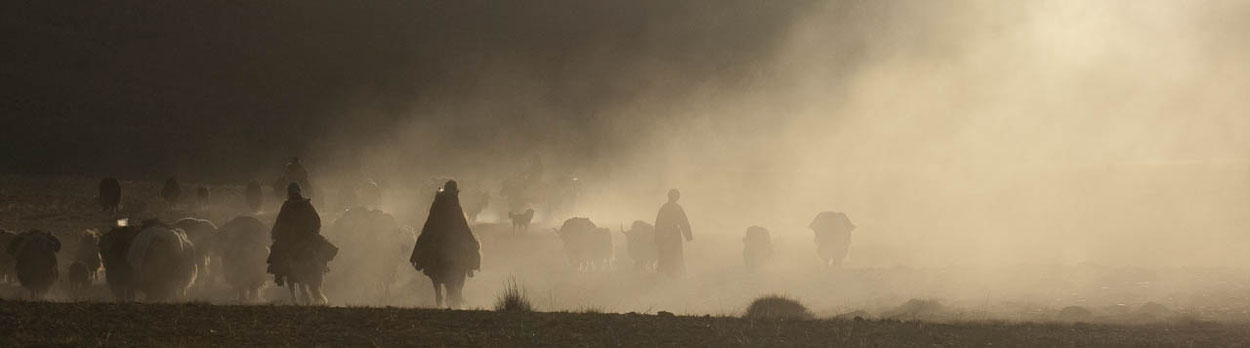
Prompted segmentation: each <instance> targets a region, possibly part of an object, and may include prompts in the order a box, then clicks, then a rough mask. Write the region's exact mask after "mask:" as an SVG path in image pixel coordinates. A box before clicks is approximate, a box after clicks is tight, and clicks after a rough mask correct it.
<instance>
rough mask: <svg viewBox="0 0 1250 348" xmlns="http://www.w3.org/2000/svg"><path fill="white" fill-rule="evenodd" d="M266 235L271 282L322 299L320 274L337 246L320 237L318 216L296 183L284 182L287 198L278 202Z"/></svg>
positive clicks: (295, 293) (319, 217)
mask: <svg viewBox="0 0 1250 348" xmlns="http://www.w3.org/2000/svg"><path fill="white" fill-rule="evenodd" d="M270 236H271V237H272V238H273V245H272V246H271V247H270V248H269V250H270V251H269V259H268V263H269V268H268V272H269V273H270V274H273V276H274V282H275V283H277V284H278V285H279V286H284V285H287V286H291V293H292V296H296V295H297V292H299V291H303V292H305V294H306V295H308V296H310V297H316V300H318V301H320V302H325V296H324V295H321V294H320V287H321V275H323V274H325V272H326V271H328V269H327V267H326V263H328V262H329V261H330V260H331V259H333V258H334V255H335V254H337V252H338V248H337V247H335V246H334V245H333V244H330V243H329V241H327V240H326V239H325V238H324V237H322V236H321V216H320V215H318V214H317V209H316V208H313V206H312V203H311V202H310V200H309V199H308V198H304V196H303V194H301V193H300V185H299V183H294V182H293V183H290V184H288V185H287V200H286V202H284V203H282V210H280V211H279V212H278V219H277V221H275V222H274V224H273V230H272V231H271V232H270ZM305 286H306V287H307V288H304V287H305ZM310 300H312V299H310Z"/></svg>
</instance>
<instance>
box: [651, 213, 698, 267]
mask: <svg viewBox="0 0 1250 348" xmlns="http://www.w3.org/2000/svg"><path fill="white" fill-rule="evenodd" d="M683 237H685V239H686V240H691V239H692V238H693V237H692V235H691V233H690V221H689V220H687V219H686V211H685V210H683V209H682V208H681V205H678V204H677V202H668V203H665V204H664V206H661V207H660V212H659V213H658V214H656V217H655V245H656V252H657V253H656V268H658V269H659V270H660V273H663V274H665V275H668V276H672V277H681V276H683V275H685V274H686V259H685V256H683V255H682V245H681V244H682V238H683Z"/></svg>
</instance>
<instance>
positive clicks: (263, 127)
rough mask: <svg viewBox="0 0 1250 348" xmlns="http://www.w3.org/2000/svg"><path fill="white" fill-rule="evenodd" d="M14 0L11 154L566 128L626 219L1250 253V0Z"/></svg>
mask: <svg viewBox="0 0 1250 348" xmlns="http://www.w3.org/2000/svg"><path fill="white" fill-rule="evenodd" d="M0 13H3V14H2V15H0V16H2V17H0V18H3V22H2V23H3V26H4V28H5V30H6V31H7V32H12V33H16V35H13V36H9V37H7V38H5V39H3V40H5V41H6V43H8V45H7V46H8V47H13V49H11V50H10V54H7V55H4V58H3V59H4V60H5V61H4V63H5V64H2V65H3V66H4V68H2V69H4V70H3V74H4V76H5V79H4V80H5V81H6V82H5V83H4V86H5V89H6V91H8V93H7V94H8V97H6V99H5V100H4V102H3V104H0V105H3V109H2V110H0V111H2V112H3V115H4V116H2V118H0V120H4V122H5V123H6V124H8V125H11V126H10V127H3V130H0V139H3V140H0V153H4V155H3V157H0V168H2V169H3V170H5V171H8V172H36V173H61V174H76V175H92V176H98V175H119V176H125V177H145V178H163V177H165V176H167V175H171V174H177V175H181V176H184V177H189V178H191V179H192V180H201V181H216V182H242V181H244V180H248V179H251V178H256V177H261V176H269V175H272V174H273V172H274V171H275V170H276V168H277V167H278V165H280V163H281V160H282V159H283V158H285V157H286V156H289V155H292V154H298V155H301V156H304V157H305V158H308V159H309V162H310V166H311V167H312V169H313V170H314V173H320V174H322V175H325V176H332V175H340V173H344V172H347V173H354V174H356V175H367V176H373V177H380V178H387V179H388V180H391V181H397V182H398V181H403V180H401V179H400V178H406V179H410V180H411V181H413V182H416V181H421V180H423V178H428V177H430V176H453V177H469V178H473V179H477V180H480V181H479V182H484V183H490V182H497V180H500V179H502V178H504V177H507V176H508V175H510V174H512V173H513V172H515V171H517V170H519V168H520V167H521V166H523V165H524V163H526V162H527V161H528V160H529V159H530V158H532V156H535V155H539V156H541V158H543V160H544V163H545V164H546V165H547V166H548V168H549V169H550V172H551V173H553V175H555V173H567V174H569V175H576V176H579V177H584V178H586V182H587V187H588V189H589V190H590V191H591V192H593V193H594V195H592V196H591V197H592V198H590V199H589V200H588V201H587V202H585V204H584V205H582V206H581V207H580V208H579V209H583V212H585V213H586V214H588V215H594V216H597V217H600V219H606V220H632V219H634V218H638V217H641V216H646V215H648V214H654V208H655V206H656V205H658V204H659V203H660V201H661V200H662V195H663V192H664V191H665V190H667V189H668V188H669V187H680V188H683V189H684V190H685V191H686V195H685V197H687V198H686V201H687V202H688V203H687V206H688V208H687V209H688V210H689V211H691V215H692V218H693V219H694V220H695V223H696V225H700V226H704V229H705V230H712V231H724V232H713V233H727V234H736V233H741V231H742V230H744V229H745V226H748V225H750V224H764V225H768V226H772V228H773V229H774V230H782V231H792V232H788V233H794V234H796V235H802V234H805V233H808V232H807V231H806V230H805V229H804V227H805V225H806V223H807V222H808V221H809V220H810V219H811V217H812V216H814V215H815V213H816V212H819V211H822V210H839V211H845V212H847V213H848V214H849V215H850V216H851V217H852V219H853V220H854V221H856V223H857V224H858V225H859V226H860V229H859V230H857V237H856V247H855V248H858V249H859V250H864V251H865V252H862V253H861V254H860V255H865V256H863V257H860V258H855V259H854V260H853V262H859V263H862V264H870V265H890V264H998V263H1002V262H1060V263H1079V262H1107V263H1157V264H1166V265H1183V264H1206V265H1211V264H1214V265H1242V266H1244V265H1246V264H1247V261H1245V260H1242V258H1239V256H1240V255H1245V254H1246V252H1250V238H1247V236H1246V234H1245V233H1243V232H1242V231H1243V227H1242V226H1246V223H1247V222H1250V221H1247V220H1250V219H1247V218H1244V217H1243V216H1246V215H1247V214H1245V213H1244V212H1245V211H1246V209H1250V200H1247V199H1246V198H1245V197H1247V196H1250V190H1247V185H1246V180H1247V178H1248V177H1250V176H1248V175H1250V173H1248V172H1247V169H1250V168H1248V167H1250V166H1248V165H1247V157H1248V155H1250V154H1248V153H1247V152H1248V150H1250V140H1248V139H1250V138H1247V137H1244V136H1242V135H1243V134H1244V132H1245V131H1246V130H1247V129H1250V117H1247V116H1246V111H1247V110H1248V107H1250V105H1247V104H1248V103H1250V102H1248V101H1246V98H1245V97H1244V96H1245V95H1246V92H1247V91H1248V87H1250V71H1248V69H1250V68H1247V66H1246V65H1245V63H1244V62H1245V61H1248V60H1247V59H1248V58H1250V57H1248V56H1250V53H1248V52H1250V51H1247V47H1248V46H1247V44H1250V43H1248V42H1246V40H1247V38H1250V35H1248V34H1250V24H1247V22H1246V21H1245V20H1244V19H1245V18H1248V17H1250V6H1247V5H1246V4H1245V3H1243V2H1238V1H1186V2H1177V1H1095V2H1090V1H1030V2H1002V1H952V2H924V1H746V0H741V1H736V0H734V1H640V2H614V1H606V2H590V1H565V0H553V1H538V2H497V1H480V2H474V1H467V2H455V3H446V2H437V1H407V2H381V3H368V4H341V3H338V2H329V1H324V2H308V1H290V2H264V3H254V2H234V3H214V4H203V5H195V4H185V3H179V4H165V3H149V2H141V1H134V2H131V3H120V4H119V3H109V4H98V5H97V4H77V3H67V4H60V3H51V2H23V3H14V4H6V5H4V8H3V11H0ZM48 158H53V159H55V160H48ZM361 172H363V173H361ZM487 185H491V184H483V186H487ZM867 251H871V252H867ZM1161 255H1162V256H1161ZM1164 256H1166V257H1164Z"/></svg>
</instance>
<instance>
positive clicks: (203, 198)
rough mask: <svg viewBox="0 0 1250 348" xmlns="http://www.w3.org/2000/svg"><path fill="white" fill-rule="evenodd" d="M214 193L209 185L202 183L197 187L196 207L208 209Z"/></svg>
mask: <svg viewBox="0 0 1250 348" xmlns="http://www.w3.org/2000/svg"><path fill="white" fill-rule="evenodd" d="M212 195H213V193H212V191H210V190H209V189H208V186H203V185H201V186H200V187H199V188H196V189H195V208H196V209H199V210H206V209H208V200H209V199H210V198H212Z"/></svg>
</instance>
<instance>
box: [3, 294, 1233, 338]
mask: <svg viewBox="0 0 1250 348" xmlns="http://www.w3.org/2000/svg"><path fill="white" fill-rule="evenodd" d="M414 339H416V340H414ZM413 344H427V345H442V346H539V347H551V346H682V347H686V346H743V345H746V346H830V345H835V346H843V347H916V346H950V347H972V346H989V345H993V346H1006V347H1018V346H1037V345H1039V344H1043V345H1047V346H1057V347H1066V346H1078V347H1101V346H1195V347H1223V346H1246V345H1247V344H1250V326H1247V325H1246V324H1232V323H1228V324H1219V323H1155V324H1144V325H1114V324H1054V323H1050V324H1031V323H1004V322H954V323H921V322H900V321H894V320H862V321H847V320H790V321H757V320H743V319H739V318H732V317H717V316H710V317H704V316H675V317H672V318H664V319H659V318H656V317H654V316H649V315H638V314H580V313H577V314H571V313H537V312H536V313H532V314H531V315H522V316H517V315H510V314H509V313H501V312H493V311H472V310H470V311H445V310H437V309H412V308H376V307H375V308H363V307H360V308H343V307H299V306H236V305H207V304H200V303H186V304H145V303H107V302H80V303H54V302H25V301H5V300H0V346H4V347H20V346H84V345H86V346H96V345H102V346H210V345H211V346H245V347H251V346H262V347H268V346H384V347H385V346H405V345H413Z"/></svg>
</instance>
